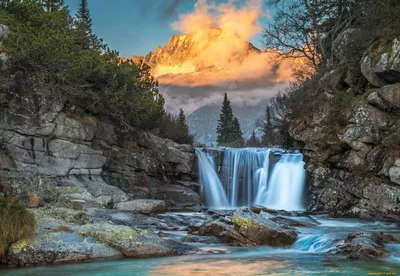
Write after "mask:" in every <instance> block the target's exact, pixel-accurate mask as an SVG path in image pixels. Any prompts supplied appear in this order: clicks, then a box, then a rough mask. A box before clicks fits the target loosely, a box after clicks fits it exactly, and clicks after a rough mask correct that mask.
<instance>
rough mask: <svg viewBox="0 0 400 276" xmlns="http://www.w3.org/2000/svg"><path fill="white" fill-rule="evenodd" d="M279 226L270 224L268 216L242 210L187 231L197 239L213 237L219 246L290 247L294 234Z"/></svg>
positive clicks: (287, 228) (246, 209)
mask: <svg viewBox="0 0 400 276" xmlns="http://www.w3.org/2000/svg"><path fill="white" fill-rule="evenodd" d="M291 222H293V221H291ZM282 224H284V223H282ZM282 224H279V223H276V222H274V221H272V219H271V215H269V214H267V213H265V212H260V213H259V214H257V213H254V212H252V211H251V210H249V209H248V208H247V207H244V208H240V209H238V210H236V211H235V212H234V213H233V216H232V217H231V216H226V217H220V218H219V219H217V220H214V221H208V222H206V223H203V224H202V225H201V226H193V227H191V230H193V231H194V230H197V231H194V232H198V233H199V235H201V236H216V237H217V238H218V239H219V240H220V241H221V242H223V243H228V244H230V245H235V246H253V245H272V246H286V245H291V244H293V243H294V242H295V241H296V238H297V233H296V232H295V231H294V230H291V229H290V228H289V227H287V226H286V225H282ZM194 232H193V233H194Z"/></svg>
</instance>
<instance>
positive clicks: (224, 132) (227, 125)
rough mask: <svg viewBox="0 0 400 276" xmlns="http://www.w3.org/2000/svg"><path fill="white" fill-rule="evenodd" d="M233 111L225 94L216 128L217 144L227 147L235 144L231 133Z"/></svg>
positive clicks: (233, 135)
mask: <svg viewBox="0 0 400 276" xmlns="http://www.w3.org/2000/svg"><path fill="white" fill-rule="evenodd" d="M233 121H234V118H233V111H232V106H231V103H230V101H229V100H228V96H227V94H226V93H225V96H224V102H223V103H222V106H221V113H220V115H219V120H218V126H217V144H218V145H229V144H232V143H234V142H235V134H234V132H233Z"/></svg>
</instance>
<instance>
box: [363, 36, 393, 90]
mask: <svg viewBox="0 0 400 276" xmlns="http://www.w3.org/2000/svg"><path fill="white" fill-rule="evenodd" d="M361 72H362V74H363V75H364V76H365V77H366V78H367V80H368V81H369V82H370V83H371V84H372V85H374V86H377V87H382V86H384V85H385V84H393V83H396V82H400V40H399V38H395V39H394V40H393V41H392V42H391V43H390V44H387V43H385V42H381V41H380V42H379V43H377V44H375V45H373V46H372V47H371V48H370V49H369V50H368V52H367V53H366V54H365V55H364V57H363V59H362V61H361Z"/></svg>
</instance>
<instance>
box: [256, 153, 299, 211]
mask: <svg viewBox="0 0 400 276" xmlns="http://www.w3.org/2000/svg"><path fill="white" fill-rule="evenodd" d="M304 178H305V171H304V162H303V155H302V154H301V153H297V154H283V155H282V156H281V158H280V159H279V161H278V163H276V164H275V166H274V168H273V170H272V174H271V178H270V179H269V181H268V190H267V198H266V201H265V202H259V203H260V204H261V205H265V206H268V207H271V208H274V209H285V210H300V209H302V195H303V185H304Z"/></svg>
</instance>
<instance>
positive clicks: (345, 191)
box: [290, 29, 400, 218]
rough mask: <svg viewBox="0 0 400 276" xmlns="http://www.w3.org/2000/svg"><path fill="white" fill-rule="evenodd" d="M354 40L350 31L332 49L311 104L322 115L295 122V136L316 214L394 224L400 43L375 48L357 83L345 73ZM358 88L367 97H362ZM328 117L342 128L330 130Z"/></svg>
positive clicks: (398, 202) (398, 207)
mask: <svg viewBox="0 0 400 276" xmlns="http://www.w3.org/2000/svg"><path fill="white" fill-rule="evenodd" d="M355 33H357V30H355V29H349V30H346V31H345V32H343V34H342V35H341V36H339V37H338V38H337V39H336V41H335V42H334V44H333V50H332V52H333V54H334V59H333V62H332V65H331V67H330V68H328V70H327V72H326V73H325V74H324V75H323V76H322V77H321V78H320V80H319V87H320V89H317V88H315V94H314V96H313V99H310V100H311V101H314V103H315V104H316V106H317V108H316V109H315V111H313V112H312V113H311V114H310V116H308V117H307V118H304V117H303V118H301V119H298V120H293V121H292V122H291V129H290V135H291V136H292V137H293V138H294V139H295V140H296V141H297V142H298V144H299V145H300V146H301V147H302V149H303V152H304V155H305V156H306V158H307V170H308V172H309V173H310V189H311V200H312V205H311V208H313V209H314V210H318V211H327V212H329V213H330V214H331V215H333V216H358V215H360V214H361V215H362V216H363V215H365V212H367V213H369V214H368V215H372V216H376V217H380V218H382V215H383V216H386V217H391V216H396V215H398V214H399V212H400V186H399V185H400V120H399V119H400V113H399V112H400V83H399V82H400V70H399V66H400V59H399V56H400V47H399V40H398V39H395V40H394V41H390V42H380V41H377V42H375V43H374V44H373V45H371V47H370V48H369V50H368V51H367V52H366V53H365V54H364V56H363V58H362V60H361V61H360V62H359V63H358V65H357V66H359V71H360V75H356V74H355V73H354V70H349V69H348V68H347V67H346V66H344V65H345V64H346V61H347V60H348V59H349V58H351V57H349V56H350V55H351V54H350V53H349V52H350V51H349V48H350V46H354V41H352V38H354V37H355ZM361 73H362V75H361ZM360 80H361V82H364V81H365V82H366V89H360V86H359V83H360ZM334 109H336V113H335V112H332V111H333V110H334ZM329 114H336V115H335V117H343V118H344V122H343V123H340V124H338V123H332V118H329ZM336 121H337V120H336ZM378 214H379V215H378Z"/></svg>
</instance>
